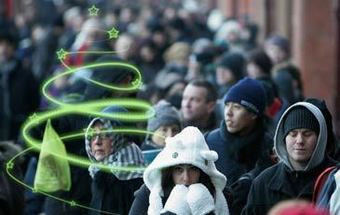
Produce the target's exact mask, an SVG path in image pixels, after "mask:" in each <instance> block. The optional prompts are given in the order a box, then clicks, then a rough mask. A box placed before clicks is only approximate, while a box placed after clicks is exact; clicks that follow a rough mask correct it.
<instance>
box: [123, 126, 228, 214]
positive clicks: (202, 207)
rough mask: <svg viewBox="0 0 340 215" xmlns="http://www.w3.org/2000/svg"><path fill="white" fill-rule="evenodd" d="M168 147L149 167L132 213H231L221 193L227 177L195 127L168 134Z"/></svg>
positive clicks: (136, 195) (216, 156) (213, 152)
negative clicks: (218, 168) (217, 167)
mask: <svg viewBox="0 0 340 215" xmlns="http://www.w3.org/2000/svg"><path fill="white" fill-rule="evenodd" d="M165 142H166V145H165V148H164V149H163V150H162V151H161V152H160V153H159V154H158V155H157V157H156V158H155V159H154V160H153V162H152V163H151V164H150V165H149V166H148V167H147V168H146V170H145V172H144V175H143V179H144V183H145V184H144V185H143V186H142V187H141V188H140V189H139V190H138V191H137V192H136V194H135V200H134V202H133V205H132V207H131V209H130V213H129V215H137V214H138V215H144V214H145V215H146V214H148V215H160V214H176V215H207V214H209V215H210V214H215V215H229V209H228V205H227V201H226V199H225V197H224V195H223V193H222V191H223V189H224V188H225V185H226V177H225V176H224V175H223V174H222V173H220V172H219V171H218V170H217V169H216V167H215V164H214V162H215V161H216V160H217V159H218V155H217V153H216V152H215V151H211V150H209V148H208V145H207V143H206V142H205V139H204V136H203V135H202V133H201V132H200V131H199V130H198V129H197V128H196V127H186V128H185V129H183V130H182V131H181V132H180V133H179V134H177V135H176V136H174V137H168V138H167V139H166V140H165Z"/></svg>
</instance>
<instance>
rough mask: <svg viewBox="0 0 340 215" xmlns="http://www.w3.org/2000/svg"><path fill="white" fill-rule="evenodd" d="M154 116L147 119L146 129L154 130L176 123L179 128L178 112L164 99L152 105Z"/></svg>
mask: <svg viewBox="0 0 340 215" xmlns="http://www.w3.org/2000/svg"><path fill="white" fill-rule="evenodd" d="M154 110H155V116H154V117H152V118H150V119H149V120H148V126H147V130H148V131H156V130H157V129H158V128H159V127H161V126H165V125H172V124H176V125H178V127H179V128H181V127H182V126H181V121H180V117H179V113H178V111H177V109H176V108H174V107H173V106H171V104H170V103H168V102H166V101H160V102H158V103H157V104H156V105H155V106H154Z"/></svg>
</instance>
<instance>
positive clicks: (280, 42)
mask: <svg viewBox="0 0 340 215" xmlns="http://www.w3.org/2000/svg"><path fill="white" fill-rule="evenodd" d="M266 43H267V44H271V45H275V46H278V47H280V48H281V49H282V50H284V51H285V52H286V53H288V54H289V53H290V44H289V41H288V40H287V39H286V38H285V37H283V36H279V35H273V36H271V37H269V38H268V39H267V40H266Z"/></svg>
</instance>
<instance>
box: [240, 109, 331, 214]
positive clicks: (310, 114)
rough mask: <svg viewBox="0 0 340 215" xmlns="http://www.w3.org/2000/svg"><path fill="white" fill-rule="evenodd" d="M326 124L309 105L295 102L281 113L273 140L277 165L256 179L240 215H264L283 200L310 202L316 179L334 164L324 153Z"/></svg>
mask: <svg viewBox="0 0 340 215" xmlns="http://www.w3.org/2000/svg"><path fill="white" fill-rule="evenodd" d="M327 124H328V123H327V122H326V119H325V117H324V115H323V113H322V112H321V110H320V109H319V108H318V106H316V105H314V104H312V103H309V102H298V103H295V104H293V105H292V106H290V107H289V108H288V109H287V110H286V111H285V112H284V113H283V115H282V117H281V119H280V121H279V123H278V126H277V128H276V133H275V137H274V146H275V150H276V153H277V155H278V157H279V159H280V162H279V163H278V164H276V165H274V166H272V167H270V168H268V169H266V170H264V171H263V172H262V173H261V174H260V175H259V176H258V177H257V178H255V180H254V181H253V184H252V186H251V189H250V193H249V195H248V201H247V205H246V207H245V208H244V209H243V211H242V214H266V213H267V212H268V211H269V209H270V208H271V207H272V206H273V205H275V204H276V203H277V202H279V201H282V200H287V199H305V200H311V199H312V195H313V186H314V181H315V179H316V178H317V177H318V175H319V174H320V173H321V172H322V171H323V170H324V169H325V168H327V167H329V166H332V165H335V161H332V160H330V159H329V158H328V157H327V153H326V145H327V141H328V133H329V132H328V129H331V128H327Z"/></svg>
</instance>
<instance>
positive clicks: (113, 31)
mask: <svg viewBox="0 0 340 215" xmlns="http://www.w3.org/2000/svg"><path fill="white" fill-rule="evenodd" d="M107 33H108V34H109V39H112V38H117V37H118V34H119V31H118V30H117V29H115V28H114V27H113V28H112V29H111V30H109V31H107Z"/></svg>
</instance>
